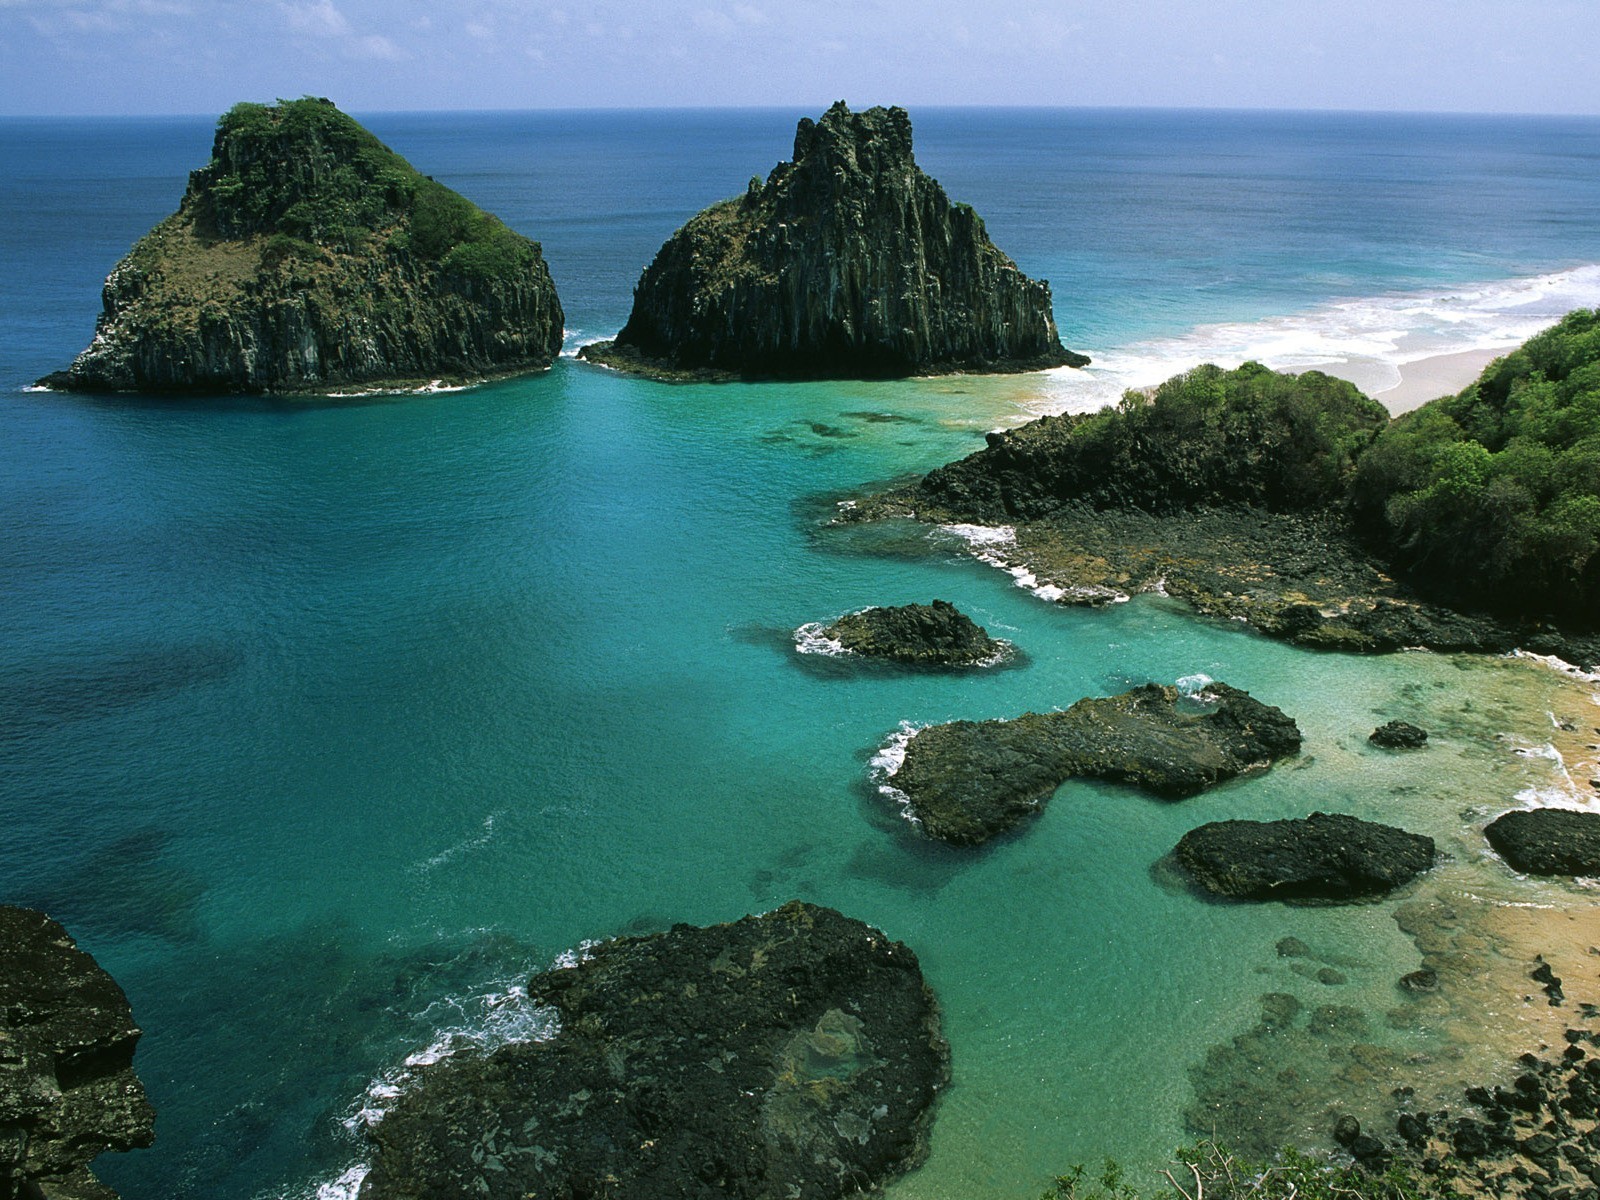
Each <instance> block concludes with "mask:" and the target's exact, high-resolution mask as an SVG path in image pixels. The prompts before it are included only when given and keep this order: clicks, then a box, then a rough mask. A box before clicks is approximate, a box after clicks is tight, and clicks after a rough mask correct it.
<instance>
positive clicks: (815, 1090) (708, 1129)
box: [360, 901, 949, 1200]
mask: <svg viewBox="0 0 1600 1200" xmlns="http://www.w3.org/2000/svg"><path fill="white" fill-rule="evenodd" d="M528 995H529V998H530V999H531V1000H532V1001H533V1002H535V1003H538V1004H545V1005H548V1006H549V1007H550V1009H551V1010H552V1014H553V1015H554V1016H555V1017H556V1019H557V1020H558V1021H559V1030H558V1031H557V1032H556V1033H555V1034H554V1035H553V1036H552V1037H551V1038H549V1039H548V1040H546V1041H536V1042H521V1043H514V1044H511V1045H507V1046H503V1047H501V1048H500V1049H498V1050H496V1051H494V1052H493V1053H492V1054H490V1055H487V1056H467V1055H465V1054H458V1055H456V1056H454V1057H452V1058H449V1059H446V1060H445V1061H443V1062H440V1063H438V1064H435V1065H433V1066H430V1067H427V1068H425V1069H424V1070H423V1071H421V1072H420V1073H419V1077H418V1079H417V1082H416V1083H415V1084H414V1085H413V1086H412V1087H410V1088H408V1090H407V1091H406V1092H405V1093H404V1094H403V1095H402V1096H401V1097H400V1099H399V1100H398V1101H397V1103H396V1104H395V1107H394V1108H393V1110H392V1111H390V1112H389V1113H388V1114H387V1115H385V1117H384V1118H383V1120H382V1121H381V1122H379V1123H378V1124H377V1125H375V1126H373V1127H371V1129H370V1132H369V1136H370V1138H371V1140H372V1143H373V1147H374V1150H375V1154H374V1159H373V1165H372V1171H371V1173H370V1174H369V1175H368V1176H367V1178H366V1180H365V1182H364V1184H363V1186H362V1189H361V1193H360V1195H361V1198H362V1200H402V1198H404V1200H421V1198H422V1197H437V1196H458V1195H461V1196H464V1195H481V1196H484V1197H487V1198H488V1200H512V1198H513V1197H514V1198H516V1200H521V1198H522V1197H524V1196H529V1195H538V1196H638V1197H647V1196H684V1197H705V1198H706V1200H710V1198H711V1197H719V1198H721V1197H749V1198H754V1197H761V1198H763V1200H767V1198H770V1200H818V1198H831V1197H836V1196H842V1195H847V1194H853V1193H856V1192H859V1191H863V1190H868V1189H870V1188H872V1187H874V1186H876V1185H877V1184H879V1183H881V1182H883V1181H885V1180H886V1179H887V1178H889V1177H890V1176H893V1175H896V1174H898V1173H900V1172H901V1171H904V1170H906V1169H908V1168H910V1167H912V1166H915V1165H917V1164H918V1163H919V1162H920V1161H921V1159H922V1157H923V1155H924V1154H925V1153H926V1137H927V1131H928V1127H929V1125H930V1123H931V1121H932V1118H933V1111H934V1102H935V1100H936V1098H937V1095H938V1092H939V1089H940V1088H941V1087H942V1086H943V1085H944V1083H945V1082H946V1081H947V1080H948V1077H949V1049H948V1046H947V1045H946V1043H945V1041H944V1038H943V1036H942V1035H941V1033H940V1031H939V1012H938V1006H937V1004H936V1003H935V1001H934V998H933V994H932V992H931V991H929V989H928V987H927V985H926V984H925V983H924V982H923V979H922V972H921V970H920V968H919V967H918V964H917V958H916V955H914V954H913V953H912V952H911V951H910V950H908V949H907V948H906V947H905V946H903V945H901V944H900V943H898V942H894V941H891V940H890V939H889V938H887V937H885V936H884V935H883V934H882V933H879V932H878V931H877V930H875V929H872V928H871V927H870V926H867V925H864V924H862V923H861V922H860V921H856V920H852V919H850V918H848V917H845V916H842V915H841V914H839V913H837V912H835V911H833V910H832V909H828V908H819V907H817V906H814V905H810V904H803V903H800V902H798V901H796V902H791V903H789V904H786V905H785V906H784V907H782V908H780V909H778V910H776V911H774V912H771V913H768V914H766V915H765V916H759V917H745V918H743V919H742V920H739V921H735V922H732V923H729V924H726V925H715V926H711V927H709V928H694V927H692V926H688V925H677V926H674V927H673V928H672V929H671V930H669V931H668V932H666V933H659V934H653V935H650V936H646V937H630V938H621V939H618V940H615V941H611V942H607V943H604V944H603V945H600V946H596V947H594V948H592V950H591V951H590V952H589V953H588V954H586V956H585V957H584V959H583V961H581V962H579V963H577V964H576V965H574V966H571V967H566V968H559V969H556V970H552V971H547V972H545V973H544V974H541V975H537V976H535V977H534V978H533V980H532V981H531V982H530V983H529V985H528Z"/></svg>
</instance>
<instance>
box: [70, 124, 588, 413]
mask: <svg viewBox="0 0 1600 1200" xmlns="http://www.w3.org/2000/svg"><path fill="white" fill-rule="evenodd" d="M103 301H104V308H103V312H102V313H101V316H100V318H99V321H98V324H97V326H96V331H95V335H94V340H93V342H91V343H90V345H89V347H88V348H87V349H85V350H84V351H83V353H81V354H80V355H79V356H78V357H77V359H76V360H75V361H74V362H73V363H72V365H71V366H70V367H69V368H68V369H67V370H65V371H62V372H58V373H57V374H54V375H50V376H47V377H46V378H45V379H43V380H41V383H44V384H45V385H47V386H50V387H55V388H61V389H66V390H74V391H96V392H153V393H190V394H193V393H235V392H290V393H294V392H325V391H331V390H335V389H345V388H349V387H352V386H354V387H357V388H361V387H368V388H377V387H394V386H406V385H427V384H428V383H430V382H432V381H434V380H437V379H444V380H447V381H450V382H470V381H475V380H480V379H484V378H489V377H493V376H497V375H506V374H512V373H516V372H521V371H529V370H538V369H542V368H544V367H547V366H549V365H550V363H551V361H552V360H553V359H554V358H555V356H556V355H557V354H558V353H559V352H560V349H561V338H562V326H563V314H562V311H561V303H560V301H559V299H558V298H557V296H556V289H555V285H554V283H553V282H552V281H551V278H550V272H549V269H548V268H547V267H546V265H545V262H544V258H543V256H542V254H541V252H540V247H539V245H538V243H537V242H532V241H529V240H528V239H527V238H525V237H523V236H521V235H520V234H518V233H516V232H514V231H512V230H511V229H508V228H507V227H506V226H505V225H504V224H502V223H501V222H500V221H499V220H498V219H497V218H496V217H494V216H491V215H490V214H488V213H486V212H484V211H482V210H481V209H479V208H478V207H477V206H476V205H475V204H473V203H472V202H471V201H469V200H467V199H465V198H464V197H462V196H460V195H458V194H457V193H456V192H453V191H451V190H450V189H449V188H447V187H445V186H444V185H443V184H441V183H438V182H436V181H434V180H433V179H431V178H429V177H428V176H425V175H422V174H420V173H419V172H418V171H416V170H415V169H414V168H413V167H412V166H411V165H410V164H409V163H408V162H406V160H405V159H403V158H402V157H400V155H398V154H396V153H394V151H392V150H390V149H389V148H388V147H387V146H385V145H384V144H383V143H382V142H380V141H379V140H378V139H377V138H376V137H374V136H373V135H372V134H371V133H370V132H368V131H367V130H366V129H364V128H363V127H362V126H361V125H359V124H358V123H357V122H356V121H354V120H353V119H351V118H350V117H348V116H346V115H345V114H344V113H342V112H340V111H339V109H338V108H336V107H335V106H334V105H333V104H332V102H330V101H328V100H321V99H314V98H310V97H307V98H304V99H300V100H291V101H280V102H279V103H277V104H276V105H262V104H239V105H235V106H234V107H233V108H232V109H230V110H229V111H228V112H227V113H225V114H224V115H223V116H222V118H221V119H220V120H219V121H218V122H217V131H216V139H215V142H214V144H213V148H212V157H211V161H210V162H209V163H207V164H206V165H205V166H204V167H202V168H201V169H199V170H197V171H194V172H192V173H191V174H190V176H189V187H188V190H187V191H186V192H185V193H184V196H183V200H182V202H181V204H180V205H179V208H178V211H177V212H176V213H174V214H173V215H172V216H170V217H168V218H167V219H166V220H164V221H162V222H161V223H160V224H159V225H157V226H156V227H155V228H154V229H152V230H151V231H150V232H149V233H148V234H146V235H145V236H144V237H143V238H141V239H140V240H139V242H138V243H137V244H136V245H135V246H134V247H133V249H132V250H131V251H130V252H129V253H128V255H127V256H126V257H125V258H123V260H122V261H121V262H119V263H118V264H117V266H116V268H115V269H114V270H113V271H112V272H111V274H110V276H109V277H108V278H107V279H106V283H105V290H104V296H103Z"/></svg>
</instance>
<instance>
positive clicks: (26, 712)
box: [0, 643, 244, 740]
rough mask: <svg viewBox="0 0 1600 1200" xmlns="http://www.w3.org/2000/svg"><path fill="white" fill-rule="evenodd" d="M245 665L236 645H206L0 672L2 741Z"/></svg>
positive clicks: (95, 714)
mask: <svg viewBox="0 0 1600 1200" xmlns="http://www.w3.org/2000/svg"><path fill="white" fill-rule="evenodd" d="M243 662H244V653H243V651H242V650H240V649H239V648H238V647H237V646H233V645H228V644H225V643H202V644H198V645H189V646H151V647H148V648H146V649H142V650H138V651H134V652H131V653H130V652H126V651H119V652H113V653H99V654H84V655H82V656H76V655H71V656H69V655H63V656H61V657H59V658H52V659H50V660H49V661H48V662H44V661H40V662H31V663H23V664H20V665H15V666H7V667H4V668H0V740H9V739H14V738H17V737H20V736H22V734H23V733H24V731H25V730H26V729H27V728H28V727H29V726H38V725H42V724H51V725H54V724H59V723H60V722H63V721H81V720H87V719H90V718H94V717H100V716H105V715H106V714H108V713H111V712H114V711H116V710H118V709H120V708H124V707H127V706H129V705H135V704H142V703H145V702H147V701H150V700H154V699H158V698H160V697H162V696H167V695H171V694H172V693H175V692H179V691H182V690H183V689H185V688H190V687H196V686H199V685H201V684H207V683H215V682H218V681H219V680H222V679H225V678H227V677H228V676H229V675H231V674H232V673H233V672H234V671H236V670H238V669H239V667H240V665H241V664H242V663H243Z"/></svg>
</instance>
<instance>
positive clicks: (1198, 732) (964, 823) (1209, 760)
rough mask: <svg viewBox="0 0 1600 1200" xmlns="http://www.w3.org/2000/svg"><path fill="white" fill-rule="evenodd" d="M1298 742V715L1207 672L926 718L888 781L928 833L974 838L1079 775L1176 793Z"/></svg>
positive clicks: (954, 839)
mask: <svg viewBox="0 0 1600 1200" xmlns="http://www.w3.org/2000/svg"><path fill="white" fill-rule="evenodd" d="M1299 748H1300V730H1299V728H1298V727H1297V726H1296V725H1295V723H1294V720H1293V719H1292V718H1290V717H1288V716H1285V715H1284V713H1283V712H1281V711H1280V710H1279V709H1276V708H1273V707H1272V706H1270V705H1266V704H1262V703H1261V702H1260V701H1259V700H1256V699H1254V698H1253V697H1251V696H1250V694H1249V693H1248V692H1243V691H1240V690H1239V689H1237V688H1233V687H1229V686H1228V685H1227V684H1225V683H1209V684H1207V685H1206V687H1205V690H1204V691H1203V692H1201V693H1200V695H1199V696H1197V697H1194V698H1186V697H1182V696H1180V694H1179V692H1178V689H1177V688H1174V687H1163V686H1162V685H1160V684H1153V683H1152V684H1146V685H1145V686H1143V687H1139V688H1135V689H1134V690H1132V691H1130V692H1124V693H1123V694H1122V695H1120V696H1111V697H1105V698H1100V697H1096V698H1090V699H1086V700H1080V701H1078V702H1077V703H1076V704H1074V705H1073V706H1072V707H1071V708H1069V709H1067V710H1066V711H1065V712H1056V713H1025V714H1024V715H1023V716H1021V717H1018V718H1016V719H1014V720H1008V721H955V722H952V723H950V724H947V725H934V726H930V727H929V728H927V729H923V730H920V731H918V732H917V734H916V735H915V736H914V737H912V738H911V739H910V741H909V742H908V743H907V745H906V754H905V760H904V762H903V763H902V764H901V765H900V767H899V769H898V770H897V771H896V772H895V774H894V776H893V777H892V780H891V784H892V786H893V787H894V788H895V789H896V790H897V791H899V792H901V793H902V794H904V796H905V797H906V802H907V807H908V810H909V813H910V815H911V816H912V817H913V818H914V819H916V820H917V821H918V822H920V824H921V826H922V829H923V831H924V832H926V833H927V834H928V835H929V836H930V837H934V838H937V839H939V840H940V841H945V842H951V843H955V844H958V845H972V844H976V843H979V842H983V841H987V840H988V839H989V838H991V837H993V836H994V835H995V834H997V833H999V832H1001V831H1003V830H1005V829H1009V828H1010V827H1011V826H1013V825H1015V824H1016V823H1017V822H1019V821H1021V820H1022V819H1024V818H1025V817H1028V816H1031V815H1033V814H1036V813H1038V812H1039V811H1040V810H1041V809H1042V807H1043V805H1044V803H1045V802H1046V801H1047V800H1048V799H1049V797H1050V795H1051V793H1053V792H1054V791H1055V789H1056V788H1057V787H1059V786H1060V785H1061V784H1062V783H1064V782H1065V781H1066V780H1068V779H1071V778H1074V777H1078V778H1088V779H1106V780H1111V781H1114V782H1118V783H1128V784H1132V785H1133V786H1135V787H1137V788H1140V789H1142V790H1144V791H1147V792H1151V793H1153V794H1154V795H1157V796H1162V797H1165V798H1169V799H1176V798H1179V797H1183V796H1190V795H1193V794H1194V793H1196V792H1199V791H1201V790H1203V789H1205V788H1207V787H1210V786H1212V785H1213V784H1216V783H1220V782H1221V781H1223V780H1225V779H1231V778H1233V777H1234V776H1236V775H1239V774H1241V773H1243V772H1245V771H1248V770H1251V769H1254V768H1260V767H1265V766H1267V765H1269V764H1270V763H1272V762H1273V761H1274V760H1275V759H1278V758H1281V757H1283V756H1284V755H1287V754H1293V753H1295V752H1296V751H1297V750H1299Z"/></svg>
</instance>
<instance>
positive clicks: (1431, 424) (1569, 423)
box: [1350, 309, 1600, 625]
mask: <svg viewBox="0 0 1600 1200" xmlns="http://www.w3.org/2000/svg"><path fill="white" fill-rule="evenodd" d="M1350 499H1351V501H1352V502H1353V504H1354V505H1355V508H1356V511H1357V512H1358V514H1359V515H1360V516H1361V517H1362V519H1363V522H1364V525H1365V528H1366V529H1367V530H1368V531H1369V532H1370V533H1371V535H1372V536H1373V537H1374V538H1375V539H1376V540H1378V541H1379V542H1380V543H1381V544H1382V545H1383V546H1384V547H1385V549H1386V550H1387V551H1388V553H1389V554H1390V555H1391V556H1392V558H1393V560H1394V561H1395V563H1396V564H1397V565H1399V566H1401V567H1404V568H1406V569H1408V570H1409V571H1411V572H1412V573H1413V574H1418V575H1426V576H1427V577H1428V578H1429V579H1430V580H1431V581H1433V582H1434V583H1435V584H1436V585H1437V586H1438V587H1440V588H1441V589H1445V590H1447V591H1448V592H1449V593H1450V594H1451V595H1452V596H1454V597H1455V598H1458V599H1460V600H1463V601H1466V602H1470V603H1474V604H1480V605H1483V606H1486V607H1491V608H1495V609H1501V610H1523V609H1526V608H1528V607H1530V606H1537V607H1538V608H1541V609H1544V610H1547V611H1548V612H1550V613H1552V614H1554V615H1556V616H1558V617H1561V618H1565V619H1568V620H1573V621H1577V622H1581V623H1582V624H1585V625H1593V624H1595V623H1596V621H1597V620H1600V312H1595V311H1590V310H1582V309H1580V310H1579V311H1577V312H1573V313H1569V314H1568V315H1567V316H1566V318H1565V319H1563V320H1562V321H1561V323H1560V324H1558V325H1556V326H1555V327H1554V328H1552V329H1548V330H1546V331H1545V332H1544V333H1541V334H1539V335H1537V336H1536V337H1533V338H1531V339H1530V340H1529V341H1527V342H1526V343H1524V344H1523V346H1522V347H1521V348H1520V349H1518V350H1516V351H1514V352H1513V353H1511V354H1508V355H1506V356H1505V357H1504V358H1501V359H1498V360H1497V361H1495V362H1494V363H1491V364H1490V365H1489V367H1488V368H1487V369H1486V370H1485V371H1484V372H1483V374H1482V375H1481V376H1479V378H1478V380H1477V382H1476V383H1474V384H1472V385H1471V386H1470V387H1468V388H1467V389H1466V390H1465V391H1463V392H1461V394H1460V395H1457V396H1449V397H1445V398H1442V399H1439V400H1435V401H1433V402H1432V403H1430V404H1426V405H1424V406H1423V407H1422V408H1420V409H1418V410H1417V411H1415V412H1413V413H1408V414H1406V415H1405V416H1402V417H1400V418H1398V419H1397V420H1396V421H1395V422H1394V424H1393V425H1391V426H1390V427H1389V428H1388V429H1386V430H1385V431H1384V433H1383V435H1382V436H1381V437H1380V438H1378V439H1377V441H1376V442H1375V443H1374V445H1373V446H1372V447H1371V449H1370V450H1369V451H1368V452H1367V453H1366V454H1364V455H1363V456H1362V458H1361V461H1360V463H1359V464H1358V466H1357V469H1356V473H1355V477H1354V479H1353V480H1352V481H1351V485H1350Z"/></svg>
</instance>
